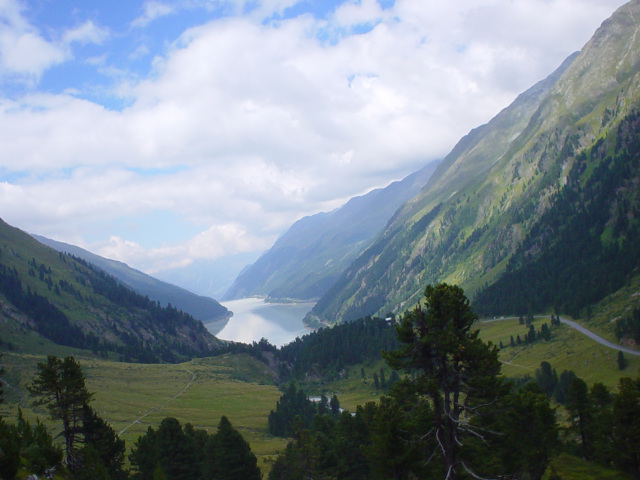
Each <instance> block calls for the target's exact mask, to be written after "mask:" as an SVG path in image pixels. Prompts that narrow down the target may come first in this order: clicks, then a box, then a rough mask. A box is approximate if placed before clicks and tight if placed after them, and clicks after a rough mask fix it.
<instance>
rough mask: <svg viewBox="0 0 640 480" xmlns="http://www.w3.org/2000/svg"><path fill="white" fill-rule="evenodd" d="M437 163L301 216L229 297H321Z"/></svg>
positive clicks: (231, 290)
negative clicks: (339, 204)
mask: <svg viewBox="0 0 640 480" xmlns="http://www.w3.org/2000/svg"><path fill="white" fill-rule="evenodd" d="M436 165H437V163H436V162H432V163H430V164H428V165H427V166H425V167H424V168H422V169H421V170H419V171H418V172H415V173H413V174H411V175H409V176H408V177H406V178H405V179H403V180H401V181H398V182H393V183H392V184H390V185H389V186H387V187H385V188H380V189H376V190H373V191H371V192H369V193H367V194H366V195H363V196H361V197H355V198H352V199H351V200H349V201H348V202H347V203H346V204H345V205H343V206H342V207H340V208H339V209H337V210H335V211H333V212H330V213H319V214H316V215H312V216H310V217H305V218H303V219H301V220H299V221H297V222H296V223H294V224H293V225H292V226H291V228H290V229H289V230H288V231H287V232H286V233H285V234H284V235H282V236H281V237H280V238H279V239H278V241H276V243H275V244H274V245H273V247H271V249H270V250H269V251H267V252H266V253H265V254H264V255H262V256H261V257H260V258H259V259H258V260H257V261H256V262H255V263H254V264H253V265H251V266H250V267H249V268H247V269H245V270H244V271H243V272H242V273H241V274H240V275H238V278H237V279H236V281H235V282H234V283H233V285H232V286H231V288H230V289H229V291H228V292H227V294H226V295H225V298H226V299H235V298H242V297H248V296H252V295H264V296H267V297H270V298H272V299H296V300H311V299H316V298H320V296H322V295H323V294H324V293H325V292H326V291H327V290H328V289H329V287H330V286H331V285H332V284H333V282H335V280H336V279H337V278H338V276H339V275H340V273H341V272H342V271H343V270H344V269H345V268H346V267H347V266H348V265H349V264H350V263H351V261H353V259H354V258H356V257H357V256H358V254H360V253H361V252H362V251H363V250H364V249H365V248H366V247H367V245H369V243H370V241H371V239H372V238H373V237H374V236H375V235H376V234H377V233H379V232H380V231H381V230H382V229H383V228H384V226H385V224H386V223H387V221H388V220H389V219H390V218H391V216H392V215H393V213H394V212H395V211H396V209H397V208H398V207H399V206H400V205H402V203H404V202H405V201H407V200H408V199H409V198H411V197H413V196H414V195H415V194H417V193H418V192H419V191H420V188H421V187H422V186H424V184H425V183H426V182H427V180H428V179H429V177H430V176H431V175H432V173H433V171H434V170H435V168H436Z"/></svg>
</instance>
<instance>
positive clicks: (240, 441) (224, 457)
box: [204, 416, 262, 480]
mask: <svg viewBox="0 0 640 480" xmlns="http://www.w3.org/2000/svg"><path fill="white" fill-rule="evenodd" d="M206 451H207V457H206V459H205V465H204V472H205V477H206V478H215V479H216V480H237V479H240V478H241V479H243V480H260V479H261V478H262V475H261V473H260V469H259V468H258V460H257V459H256V456H255V455H254V454H253V452H252V451H251V447H250V446H249V444H248V443H247V441H246V440H245V439H244V438H242V435H240V433H239V432H238V431H237V430H236V429H234V428H233V426H232V425H231V422H229V419H228V418H227V417H225V416H222V418H221V419H220V423H219V424H218V431H217V432H216V433H215V435H213V436H211V437H210V438H209V441H208V443H207V447H206Z"/></svg>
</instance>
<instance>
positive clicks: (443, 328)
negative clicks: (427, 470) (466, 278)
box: [384, 283, 503, 480]
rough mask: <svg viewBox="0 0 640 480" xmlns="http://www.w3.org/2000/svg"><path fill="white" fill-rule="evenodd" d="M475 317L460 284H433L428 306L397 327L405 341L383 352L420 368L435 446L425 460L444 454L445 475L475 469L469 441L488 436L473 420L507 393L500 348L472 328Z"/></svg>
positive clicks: (397, 365)
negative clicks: (467, 449) (466, 448)
mask: <svg viewBox="0 0 640 480" xmlns="http://www.w3.org/2000/svg"><path fill="white" fill-rule="evenodd" d="M476 318H477V316H476V314H475V313H474V312H473V310H472V309H471V306H470V305H469V300H468V299H467V297H466V296H465V295H464V292H463V290H462V289H461V288H460V287H458V286H455V285H448V284H446V283H443V284H439V285H436V286H431V285H429V286H427V288H426V289H425V307H424V308H422V307H420V306H418V307H416V308H415V309H414V310H413V311H411V312H408V313H407V314H405V315H404V317H403V318H402V321H401V323H400V324H399V325H398V326H397V327H396V330H397V334H398V340H399V341H400V342H401V343H402V344H403V346H402V347H401V348H400V349H398V350H395V351H392V352H385V353H384V357H385V358H386V359H387V361H388V363H389V365H390V366H391V367H392V368H394V369H398V370H405V371H406V372H417V375H416V377H415V380H414V383H415V385H416V387H417V388H419V389H420V391H421V393H422V394H424V395H427V396H428V397H429V398H430V399H431V403H432V405H433V417H434V420H433V428H432V429H431V430H430V431H428V432H425V436H431V437H433V442H434V444H435V445H436V447H435V451H434V454H432V455H430V456H429V455H427V458H426V459H425V460H428V461H429V460H431V458H437V457H439V458H440V459H441V461H442V463H443V471H444V478H445V480H454V479H455V478H457V476H458V474H459V473H461V472H462V471H467V472H470V473H472V472H473V465H472V459H471V458H467V457H466V456H465V453H464V448H463V447H464V445H465V440H466V439H468V438H469V437H478V436H481V437H484V436H485V432H483V431H480V430H479V429H477V428H476V427H475V426H474V424H473V419H474V417H477V416H478V415H481V413H482V411H483V410H484V409H485V408H489V407H490V406H491V405H494V404H495V403H496V402H497V400H498V399H499V397H500V396H501V395H502V394H503V388H502V384H501V381H500V380H499V379H498V374H499V373H500V362H499V361H498V349H497V347H495V346H494V345H492V344H491V343H484V342H483V341H482V340H481V339H480V338H479V337H478V333H479V331H478V330H477V329H476V330H472V329H471V327H472V325H473V323H474V321H475V320H476Z"/></svg>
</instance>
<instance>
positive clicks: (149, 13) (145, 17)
mask: <svg viewBox="0 0 640 480" xmlns="http://www.w3.org/2000/svg"><path fill="white" fill-rule="evenodd" d="M175 11H176V6H175V5H172V4H169V3H164V2H156V1H150V2H145V4H144V6H143V12H142V15H140V16H139V17H138V18H136V19H135V20H133V21H132V22H131V26H132V27H137V28H141V27H146V26H147V25H148V24H149V23H151V22H153V21H154V20H156V19H157V18H160V17H164V16H167V15H171V14H172V13H174V12H175Z"/></svg>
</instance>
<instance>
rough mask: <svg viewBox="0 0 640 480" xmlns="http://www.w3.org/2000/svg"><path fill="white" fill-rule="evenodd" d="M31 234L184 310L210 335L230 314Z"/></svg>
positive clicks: (124, 266) (136, 289)
mask: <svg viewBox="0 0 640 480" xmlns="http://www.w3.org/2000/svg"><path fill="white" fill-rule="evenodd" d="M32 236H33V238H35V239H36V240H38V241H39V242H40V243H42V244H44V245H47V246H48V247H51V248H53V249H55V250H57V251H59V252H63V253H69V254H71V255H73V256H75V257H78V258H81V259H83V260H86V261H87V262H89V263H91V264H93V265H95V266H97V267H100V268H101V269H102V270H104V271H105V272H107V273H108V274H109V275H112V276H114V277H115V278H117V279H118V280H119V281H120V282H121V283H122V284H123V285H126V286H127V287H129V288H131V289H132V290H133V291H134V292H136V293H139V294H140V295H142V296H148V297H149V298H150V299H151V300H153V301H157V302H160V304H161V305H163V306H167V305H172V306H173V307H175V308H177V309H178V310H182V311H183V312H185V313H188V314H189V315H191V316H192V317H193V318H195V319H196V320H200V321H201V322H202V323H204V324H207V325H208V326H209V330H210V331H211V332H213V333H214V334H215V333H217V332H219V331H220V330H222V328H224V326H225V324H226V323H227V322H228V320H229V318H230V317H231V315H232V314H231V312H229V310H227V309H226V308H225V307H223V306H222V305H220V304H219V303H218V302H217V301H215V300H214V299H213V298H209V297H204V296H200V295H196V294H195V293H191V292H189V291H187V290H185V289H183V288H180V287H176V286H175V285H171V284H169V283H166V282H163V281H160V280H158V279H155V278H153V277H151V276H149V275H146V274H145V273H142V272H141V271H139V270H135V269H133V268H131V267H129V266H128V265H127V264H125V263H122V262H117V261H115V260H110V259H107V258H104V257H101V256H99V255H96V254H94V253H91V252H89V251H87V250H84V249H82V248H80V247H76V246H74V245H69V244H67V243H62V242H58V241H56V240H51V239H49V238H46V237H43V236H41V235H33V234H32Z"/></svg>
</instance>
